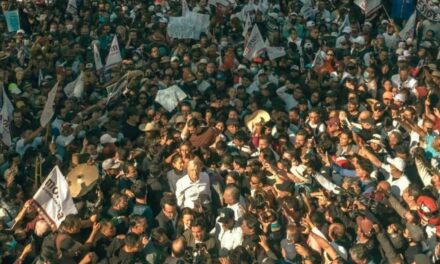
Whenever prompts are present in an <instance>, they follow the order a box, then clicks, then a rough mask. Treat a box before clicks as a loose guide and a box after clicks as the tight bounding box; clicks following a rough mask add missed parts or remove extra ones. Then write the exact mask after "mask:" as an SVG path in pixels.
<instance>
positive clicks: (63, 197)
mask: <svg viewBox="0 0 440 264" xmlns="http://www.w3.org/2000/svg"><path fill="white" fill-rule="evenodd" d="M33 205H34V206H35V207H36V208H37V211H38V212H39V213H42V215H43V216H45V218H46V219H47V220H49V222H50V224H51V226H56V227H57V228H58V227H59V226H60V224H61V223H62V222H63V220H64V219H65V218H66V216H68V215H70V214H77V213H78V211H77V210H76V207H75V204H74V203H73V200H72V196H71V195H70V191H69V185H68V184H67V181H66V178H65V177H64V175H63V174H62V173H61V171H60V169H59V168H58V166H55V168H53V170H52V171H51V172H50V173H49V175H48V176H47V178H46V180H44V182H43V184H42V185H41V186H40V188H39V189H38V191H37V192H36V193H35V195H34V197H33Z"/></svg>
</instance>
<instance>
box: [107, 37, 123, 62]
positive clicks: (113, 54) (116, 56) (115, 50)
mask: <svg viewBox="0 0 440 264" xmlns="http://www.w3.org/2000/svg"><path fill="white" fill-rule="evenodd" d="M120 62H122V57H121V50H120V49H119V43H118V37H117V36H116V35H115V36H114V37H113V41H112V45H111V46H110V51H109V53H108V56H107V59H106V61H105V68H106V69H110V68H112V67H115V66H117V65H118V64H119V63H120Z"/></svg>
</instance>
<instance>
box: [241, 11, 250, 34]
mask: <svg viewBox="0 0 440 264" xmlns="http://www.w3.org/2000/svg"><path fill="white" fill-rule="evenodd" d="M251 26H252V22H251V17H250V16H249V14H247V15H246V21H245V22H244V27H243V34H242V36H243V38H245V37H246V35H247V33H248V31H249V29H250V28H251Z"/></svg>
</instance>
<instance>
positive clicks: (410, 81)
mask: <svg viewBox="0 0 440 264" xmlns="http://www.w3.org/2000/svg"><path fill="white" fill-rule="evenodd" d="M399 59H400V58H399ZM391 82H392V83H393V86H396V87H397V88H398V89H399V90H402V89H409V91H410V92H411V93H413V94H415V92H416V87H417V80H416V79H414V78H413V77H411V76H410V75H409V73H408V69H400V71H399V73H398V74H395V75H393V76H392V77H391Z"/></svg>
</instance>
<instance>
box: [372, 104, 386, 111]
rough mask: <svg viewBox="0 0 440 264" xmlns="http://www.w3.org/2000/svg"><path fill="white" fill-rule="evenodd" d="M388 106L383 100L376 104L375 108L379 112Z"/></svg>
mask: <svg viewBox="0 0 440 264" xmlns="http://www.w3.org/2000/svg"><path fill="white" fill-rule="evenodd" d="M385 109H386V107H385V105H384V104H383V103H381V102H377V103H375V104H374V110H376V111H379V112H383V111H385Z"/></svg>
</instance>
